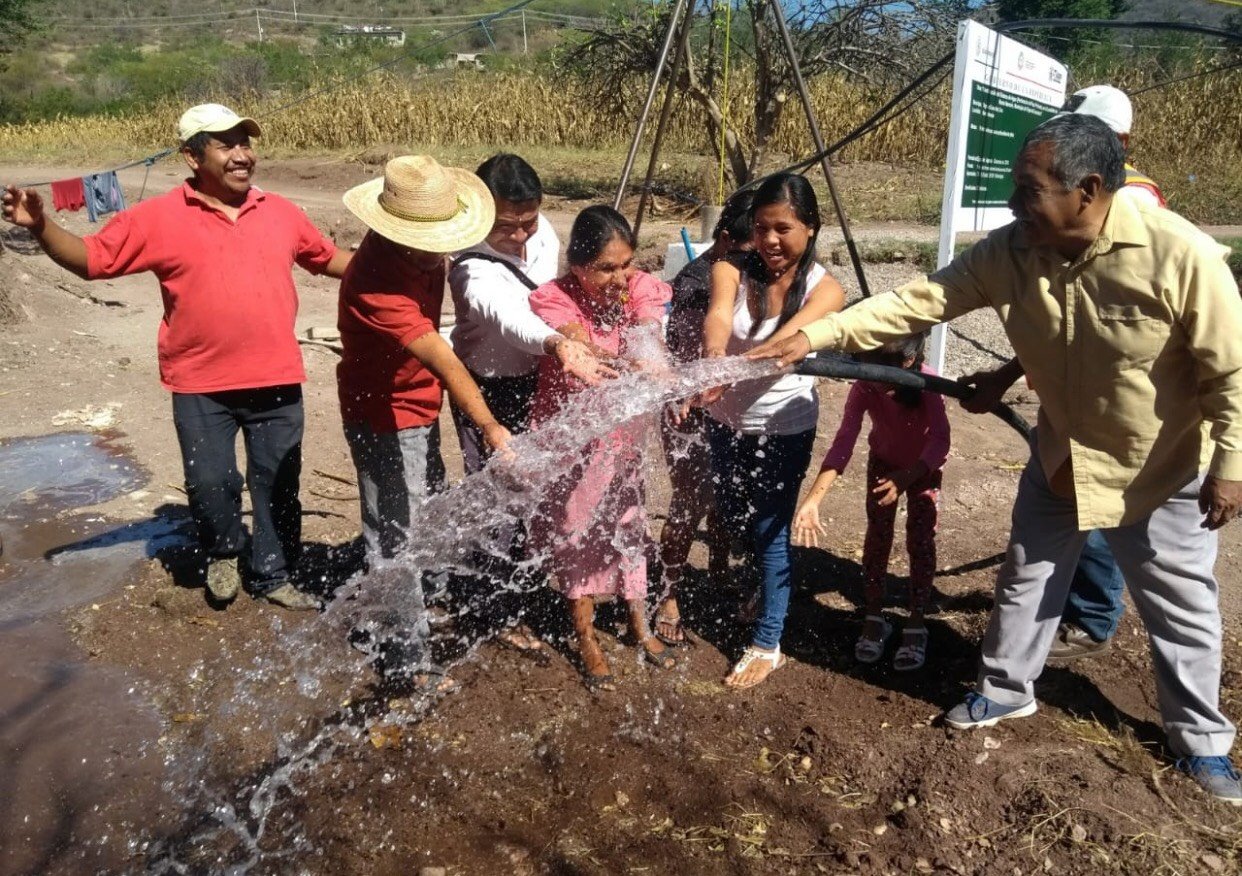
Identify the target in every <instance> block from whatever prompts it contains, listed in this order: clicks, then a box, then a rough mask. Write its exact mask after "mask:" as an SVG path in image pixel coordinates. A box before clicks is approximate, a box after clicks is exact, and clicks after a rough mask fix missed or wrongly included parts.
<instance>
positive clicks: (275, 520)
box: [173, 384, 303, 593]
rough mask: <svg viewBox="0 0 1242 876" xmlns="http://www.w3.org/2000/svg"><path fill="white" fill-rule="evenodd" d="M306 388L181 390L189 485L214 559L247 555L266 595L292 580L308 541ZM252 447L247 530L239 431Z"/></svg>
mask: <svg viewBox="0 0 1242 876" xmlns="http://www.w3.org/2000/svg"><path fill="white" fill-rule="evenodd" d="M302 422H303V414H302V387H300V386H298V385H296V384H294V385H290V386H267V387H262V388H260V389H236V390H229V391H226V392H210V393H201V394H198V393H195V394H190V393H173V424H174V425H175V426H176V429H177V441H178V442H179V443H180V444H181V462H182V465H183V466H184V467H185V489H186V494H187V495H188V496H189V499H190V512H191V514H193V516H194V522H195V523H196V524H197V525H198V537H199V544H200V545H201V546H202V549H203V551H204V553H206V555H207V557H208V559H216V558H219V557H236V556H241V557H242V559H243V560H245V566H247V567H248V569H247V571H248V575H249V578H250V589H251V590H252V591H253V592H255V593H266V592H268V591H270V590H273V589H275V588H276V587H279V586H280V585H281V584H282V583H283V582H284V581H285V580H287V579H288V577H289V575H290V573H291V572H292V569H293V566H294V564H295V563H296V562H297V560H298V555H299V552H300V550H301V538H302V504H301V502H299V501H298V478H299V476H300V475H301V473H302ZM239 429H240V430H241V433H242V440H243V441H244V443H245V446H246V485H247V486H248V487H249V488H250V504H251V507H252V509H253V515H254V516H253V526H252V529H253V531H252V533H251V537H250V544H249V551H248V552H246V550H245V548H246V541H245V533H244V532H243V530H242V496H241V492H242V478H241V474H240V473H239V472H238V470H237V451H236V443H237V432H238V430H239Z"/></svg>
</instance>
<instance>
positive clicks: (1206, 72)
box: [1126, 61, 1242, 97]
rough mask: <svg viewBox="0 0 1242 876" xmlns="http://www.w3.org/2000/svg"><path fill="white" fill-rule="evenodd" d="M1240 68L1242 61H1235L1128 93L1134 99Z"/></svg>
mask: <svg viewBox="0 0 1242 876" xmlns="http://www.w3.org/2000/svg"><path fill="white" fill-rule="evenodd" d="M1238 67H1242V61H1234V62H1233V63H1232V64H1220V65H1218V66H1216V67H1209V68H1208V69H1207V70H1199V71H1198V72H1195V73H1187V74H1186V75H1185V76H1177V77H1174V78H1173V79H1165V80H1164V81H1163V82H1157V83H1155V84H1153V85H1148V86H1147V87H1146V88H1140V89H1138V90H1137V91H1128V92H1126V93H1127V94H1128V95H1129V96H1130V97H1134V95H1136V94H1142V93H1144V92H1146V91H1153V90H1155V89H1157V88H1166V87H1167V86H1170V85H1176V84H1177V83H1179V82H1185V81H1186V80H1187V79H1195V78H1197V77H1199V76H1210V75H1211V74H1213V73H1221V72H1223V71H1225V70H1234V69H1237V68H1238Z"/></svg>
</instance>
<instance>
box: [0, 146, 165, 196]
mask: <svg viewBox="0 0 1242 876" xmlns="http://www.w3.org/2000/svg"><path fill="white" fill-rule="evenodd" d="M176 151H177V149H176V148H175V147H170V148H168V149H162V150H160V151H159V152H156V153H155V154H154V155H148V156H147V157H146V158H139V159H137V160H135V161H131V162H129V163H128V164H122V165H121V166H120V167H113V168H109V169H108V170H97V171H95V172H94V173H88V174H83V175H84V176H98V175H99V174H101V173H116V172H117V171H121V170H129V169H130V168H131V167H137V166H138V165H140V164H145V165H146V166H147V168H148V169H150V167H151V166H152V165H153V164H155V162H157V161H162V160H163V159H165V158H167V157H168V156H169V155H172V154H173V153H174V152H176ZM54 182H59V180H54V179H48V180H42V181H40V182H24V183H19V184H18V188H22V189H32V188H34V187H35V186H50V185H51V184H52V183H54ZM144 187H145V183H144ZM140 197H141V196H140Z"/></svg>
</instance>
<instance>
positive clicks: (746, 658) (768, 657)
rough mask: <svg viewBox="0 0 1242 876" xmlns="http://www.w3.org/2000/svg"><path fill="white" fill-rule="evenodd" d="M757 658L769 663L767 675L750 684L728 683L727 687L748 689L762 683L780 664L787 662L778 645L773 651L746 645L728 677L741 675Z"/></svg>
mask: <svg viewBox="0 0 1242 876" xmlns="http://www.w3.org/2000/svg"><path fill="white" fill-rule="evenodd" d="M759 660H762V661H764V662H766V663H768V664H770V668H769V669H768V674H767V675H765V676H764V677H763V678H761V679H759V680H758V681H752V682H751V683H750V684H743V685H729V687H732V688H733V689H734V690H748V689H749V688H752V687H755V686H756V685H759V684H762V683H763V682H765V681H767V680H768V678H769V676H771V675H772V673H773V672H775V671H776V670H778V669H780V668H781V667H782V666H784V665H785V663H786V662H788V661H787V660H786V659H785V655H784V654H782V653H781V649H780V646H779V645H778V646H777V648H776V650H775V651H771V652H769V651H760V650H759V649H757V648H751V647H747V648H746V650H745V651H743V652H742V656H741V658H740V659H739V660H738V661H737V663H736V664H734V666H733V669H732V670H730V671H729V677H730V678H732V677H733V676H735V675H741V674H742V673H744V672H745V671H746V670H747V669H749V668H750V665H751V664H752V663H755V662H756V661H759Z"/></svg>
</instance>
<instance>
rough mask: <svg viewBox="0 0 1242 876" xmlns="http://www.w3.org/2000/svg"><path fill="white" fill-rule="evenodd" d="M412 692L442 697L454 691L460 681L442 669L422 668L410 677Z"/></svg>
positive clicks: (425, 695) (457, 688) (419, 694)
mask: <svg viewBox="0 0 1242 876" xmlns="http://www.w3.org/2000/svg"><path fill="white" fill-rule="evenodd" d="M410 684H411V686H412V687H413V693H414V694H416V695H418V696H423V697H442V696H447V695H448V694H451V693H456V692H457V691H458V690H460V689H461V682H460V681H458V680H457V679H455V678H451V677H449V675H448V673H447V672H445V671H444V670H442V669H424V670H422V671H420V672H417V673H415V674H414V675H413V676H411V677H410Z"/></svg>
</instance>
